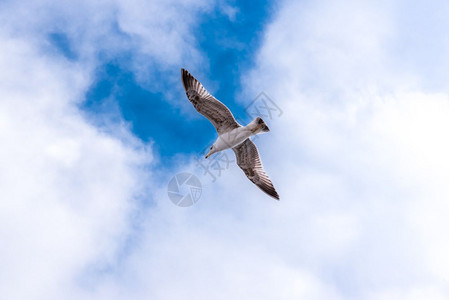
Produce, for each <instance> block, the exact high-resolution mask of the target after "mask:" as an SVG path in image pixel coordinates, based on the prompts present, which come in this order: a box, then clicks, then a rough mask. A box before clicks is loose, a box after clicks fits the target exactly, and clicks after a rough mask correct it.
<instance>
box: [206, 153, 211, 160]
mask: <svg viewBox="0 0 449 300" xmlns="http://www.w3.org/2000/svg"><path fill="white" fill-rule="evenodd" d="M211 154H212V153H210V151H209V153H207V154H206V159H207V158H209V156H210V155H211Z"/></svg>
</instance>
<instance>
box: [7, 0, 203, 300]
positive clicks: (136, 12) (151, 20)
mask: <svg viewBox="0 0 449 300" xmlns="http://www.w3.org/2000/svg"><path fill="white" fill-rule="evenodd" d="M170 4H173V5H172V6H170ZM133 5H134V6H132V5H131V3H129V2H126V4H125V3H124V2H123V3H122V2H120V1H102V2H98V1H97V2H91V1H84V2H78V3H76V5H75V4H74V3H73V2H70V1H62V2H54V1H44V2H42V1H41V2H39V3H37V2H33V1H27V2H15V1H6V2H2V3H1V4H0V19H1V20H2V21H1V22H2V29H1V30H0V44H1V45H2V46H1V49H0V70H1V71H0V91H1V92H0V99H1V100H0V143H1V145H2V146H1V147H0V157H1V159H0V161H1V166H2V167H1V171H0V199H1V201H0V210H1V211H0V243H1V244H2V247H1V249H0V264H1V265H2V270H1V271H0V290H1V294H2V298H7V299H61V298H64V299H68V298H72V299H80V298H83V297H89V296H92V297H94V298H97V297H96V294H95V292H91V291H92V290H95V285H96V282H97V281H100V280H101V278H102V274H103V273H108V272H111V270H114V268H115V267H116V266H117V267H119V261H120V259H121V257H122V256H123V255H125V254H126V252H127V251H129V250H128V249H127V248H126V247H129V245H130V243H132V241H131V242H130V241H129V240H128V239H130V238H132V237H133V234H135V232H134V231H133V230H134V229H133V228H134V226H136V224H135V223H136V222H137V221H138V220H137V221H136V220H135V219H134V218H135V217H136V216H137V217H138V216H139V214H140V213H139V212H138V210H137V209H141V207H140V205H139V203H140V198H142V196H145V197H146V198H148V197H151V195H149V194H148V192H149V190H150V189H151V188H152V186H153V185H154V184H155V182H154V180H150V179H151V173H149V172H148V169H147V168H148V164H149V163H150V162H151V160H152V155H151V151H150V149H149V148H148V147H147V146H146V145H143V144H142V143H141V142H140V141H138V140H137V139H136V138H135V137H133V136H132V134H131V133H130V132H129V131H128V129H127V128H126V126H121V125H114V126H115V127H114V128H96V127H94V126H93V125H92V124H91V122H89V120H86V118H85V116H83V115H82V114H81V112H80V111H79V108H78V104H80V103H81V102H82V101H83V100H84V98H85V93H86V91H87V89H88V88H89V86H90V85H91V84H92V83H93V82H92V79H93V70H95V68H96V67H97V66H98V63H99V62H101V61H102V60H104V59H107V58H108V57H113V56H114V55H117V54H118V53H120V51H123V50H129V49H133V48H134V47H135V48H136V49H134V50H133V53H135V58H136V60H138V61H140V65H138V64H137V63H136V69H135V70H136V74H137V75H139V74H141V73H140V72H141V71H142V70H144V69H145V68H148V63H145V66H144V65H143V64H142V61H144V59H143V58H144V57H146V58H148V60H151V61H152V62H153V63H157V64H160V65H161V66H164V67H165V68H167V67H170V66H174V65H178V64H179V63H180V60H181V58H182V59H185V58H186V57H187V58H189V57H191V58H192V59H194V60H195V59H198V60H199V58H198V57H197V54H196V51H197V50H196V49H195V47H194V46H191V45H190V44H189V42H190V41H191V39H192V36H191V30H190V26H191V25H192V23H193V22H194V21H195V16H196V14H197V13H199V12H200V11H201V10H202V9H207V7H208V5H206V4H204V3H203V4H201V3H186V2H183V3H182V4H181V3H177V2H175V1H172V2H171V3H166V2H162V1H160V2H159V3H156V2H152V3H148V2H147V1H137V2H135V3H133ZM174 21H176V22H174ZM145 29H146V30H145ZM55 32H56V33H61V34H64V35H66V36H67V38H68V41H69V44H70V47H71V48H72V51H74V52H75V53H76V54H77V56H78V58H77V60H74V61H71V60H68V59H66V58H65V57H64V56H63V55H62V54H60V53H58V51H56V50H55V47H54V46H53V45H51V44H50V42H49V34H51V33H55ZM124 35H127V36H128V37H126V38H125V37H123V36H124ZM122 42H124V43H125V45H122V44H121V43H122ZM180 49H183V50H181V51H180ZM162 53H165V55H162ZM137 66H138V67H137ZM110 126H113V125H110ZM108 270H109V271H108ZM98 278H100V279H98ZM97 296H98V295H97Z"/></svg>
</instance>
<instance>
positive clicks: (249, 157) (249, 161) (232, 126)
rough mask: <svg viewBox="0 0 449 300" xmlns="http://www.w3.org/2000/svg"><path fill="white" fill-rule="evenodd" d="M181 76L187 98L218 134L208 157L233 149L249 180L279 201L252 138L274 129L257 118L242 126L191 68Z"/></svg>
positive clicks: (238, 163) (182, 72)
mask: <svg viewBox="0 0 449 300" xmlns="http://www.w3.org/2000/svg"><path fill="white" fill-rule="evenodd" d="M181 75H182V83H183V85H184V89H185V90H186V95H187V98H188V99H189V100H190V102H191V103H192V104H193V106H194V107H195V109H196V110H197V111H198V112H199V113H200V114H202V115H203V116H205V117H206V118H207V119H209V121H211V123H212V124H213V125H214V127H215V129H216V130H217V133H218V138H217V140H216V141H215V143H214V144H213V145H212V146H211V147H210V149H209V153H207V155H206V158H208V157H209V156H211V155H212V154H214V153H216V152H219V151H222V150H225V149H229V148H232V150H234V153H235V156H236V158H237V165H238V166H239V167H240V168H241V169H242V170H243V172H244V173H245V175H246V176H247V177H248V179H249V180H251V181H252V182H253V183H254V184H255V185H257V186H258V187H259V188H260V189H261V190H262V191H264V192H265V193H267V194H268V195H270V196H271V197H273V198H275V199H277V200H279V195H278V193H277V192H276V190H275V189H274V186H273V183H272V182H271V180H270V178H268V175H267V174H266V173H265V171H264V169H263V166H262V161H261V160H260V157H259V152H258V151H257V147H256V145H254V143H253V142H252V141H251V140H250V139H249V138H250V137H251V136H253V135H256V134H259V133H263V132H268V131H270V129H269V128H268V126H267V125H266V124H265V122H264V121H263V120H262V118H260V117H257V118H255V119H254V120H253V121H252V122H251V123H249V124H248V125H246V126H242V125H240V124H239V123H237V121H236V120H235V119H234V116H233V115H232V113H231V111H230V110H229V109H228V108H227V107H226V106H225V105H224V104H223V103H221V102H220V101H218V100H217V99H216V98H215V97H214V96H212V95H211V94H209V92H208V91H207V90H206V89H205V88H204V87H203V85H202V84H201V83H200V82H199V81H198V80H196V79H195V77H193V76H192V75H191V74H190V73H189V72H188V71H187V70H185V69H181Z"/></svg>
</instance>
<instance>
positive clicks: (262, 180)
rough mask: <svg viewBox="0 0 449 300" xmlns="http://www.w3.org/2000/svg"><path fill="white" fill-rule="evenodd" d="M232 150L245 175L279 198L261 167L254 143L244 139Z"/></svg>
mask: <svg viewBox="0 0 449 300" xmlns="http://www.w3.org/2000/svg"><path fill="white" fill-rule="evenodd" d="M232 150H234V152H235V157H236V158H237V165H238V166H239V167H240V168H241V169H242V170H243V172H245V175H246V177H248V179H249V180H251V181H252V182H253V183H254V184H255V185H257V186H258V187H259V188H260V189H261V190H262V191H264V192H265V193H267V194H268V195H270V196H271V197H273V198H275V199H277V200H279V195H278V193H277V192H276V190H275V189H274V186H273V183H272V182H271V180H270V178H268V175H267V173H265V171H264V169H263V166H262V162H261V160H260V157H259V152H258V151H257V147H256V145H254V143H253V142H252V141H251V140H250V139H246V140H245V141H244V142H243V143H241V144H240V145H237V146H235V147H234V148H232Z"/></svg>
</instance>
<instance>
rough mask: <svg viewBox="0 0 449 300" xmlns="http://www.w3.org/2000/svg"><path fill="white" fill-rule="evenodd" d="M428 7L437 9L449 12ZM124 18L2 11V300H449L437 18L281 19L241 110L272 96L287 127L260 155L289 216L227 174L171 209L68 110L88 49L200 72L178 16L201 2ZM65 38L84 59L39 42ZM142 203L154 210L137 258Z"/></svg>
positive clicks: (331, 9) (139, 9)
mask: <svg viewBox="0 0 449 300" xmlns="http://www.w3.org/2000/svg"><path fill="white" fill-rule="evenodd" d="M437 2H438V1H435V2H432V5H430V6H429V10H430V11H431V12H432V13H438V14H437V15H445V14H444V11H446V10H447V8H446V7H445V6H444V5H443V4H442V5H441V6H440V5H437ZM128 3H130V2H127V3H126V5H125V4H124V2H118V1H116V2H107V1H103V2H95V3H91V2H81V3H79V4H77V5H73V4H70V3H69V2H61V3H59V4H56V3H53V2H52V1H48V2H40V4H36V3H29V6H25V5H23V4H20V3H19V2H4V3H2V4H1V5H2V7H1V8H2V9H1V10H0V11H1V19H2V20H3V21H2V22H3V25H5V26H4V27H3V29H2V31H1V34H0V41H1V44H2V47H1V49H0V70H2V72H0V90H1V94H0V97H1V101H0V141H1V145H2V147H0V157H2V169H3V171H1V172H0V198H1V199H2V200H1V201H0V242H1V244H2V245H6V246H3V247H2V248H1V249H0V263H1V264H2V270H1V271H0V287H1V291H2V295H3V296H4V297H5V298H8V299H25V298H26V299H61V298H67V297H71V298H73V299H80V298H82V299H148V298H151V299H173V298H179V299H191V298H197V299H210V298H213V299H217V298H218V299H229V298H233V299H247V298H258V299H399V298H400V299H424V298H429V299H430V298H432V299H444V298H447V297H448V292H449V291H448V290H447V288H446V286H447V284H446V283H447V279H448V277H449V274H448V272H447V270H448V269H449V261H448V260H447V255H446V253H447V251H448V247H449V246H448V245H449V239H448V238H447V237H446V235H444V232H443V231H444V228H447V227H448V225H449V224H448V221H447V217H446V215H447V212H448V211H449V206H448V204H447V201H446V200H447V199H448V196H449V191H448V189H447V187H446V182H447V179H449V178H448V176H449V175H448V173H447V169H448V167H449V160H448V159H447V157H446V153H447V152H448V150H449V149H448V147H449V145H448V143H447V142H446V140H445V139H444V137H445V133H446V132H447V130H448V129H449V123H448V121H447V117H446V116H447V114H448V113H449V104H448V101H449V100H448V95H447V86H446V85H445V83H444V82H445V81H444V80H443V79H444V78H443V77H444V73H442V71H441V70H443V69H444V68H446V67H447V62H448V61H449V60H448V59H447V54H446V53H447V51H446V50H447V45H449V44H448V43H447V40H445V39H444V37H445V35H444V33H445V32H444V28H445V27H444V26H445V22H446V21H445V19H442V18H435V19H432V20H428V19H427V18H422V19H421V18H418V19H416V20H418V21H417V22H418V23H417V24H415V23H414V22H412V21H413V20H415V18H414V17H415V16H416V15H417V12H415V13H413V14H410V16H409V15H407V14H405V13H404V11H409V10H410V7H413V4H410V3H409V2H407V3H405V2H401V1H396V2H394V3H391V2H387V1H384V2H382V1H381V2H379V1H376V2H374V1H365V2H363V3H361V2H358V1H340V2H338V3H334V2H331V1H313V2H311V1H310V2H304V1H300V2H293V1H286V2H285V3H283V4H282V5H281V6H280V7H279V11H278V13H277V14H276V16H275V18H274V19H273V22H272V23H271V24H269V25H268V27H267V29H266V34H265V40H264V43H263V46H262V48H261V49H260V52H259V55H258V59H257V64H256V67H255V68H254V70H253V71H252V72H250V73H249V74H246V75H247V76H245V77H244V78H245V85H246V87H247V88H248V90H247V94H246V96H247V98H246V99H248V98H249V99H250V98H251V97H253V96H254V95H256V94H258V92H259V91H261V90H264V91H265V92H267V93H268V94H269V95H270V96H271V97H272V98H273V100H275V101H276V103H277V104H278V105H279V106H280V107H281V108H282V109H283V111H284V114H283V115H282V117H280V118H278V119H273V120H271V121H270V120H267V121H268V122H269V123H270V128H271V132H270V133H269V134H268V135H265V136H262V137H261V138H260V139H258V140H257V144H258V145H259V146H260V147H259V149H260V152H261V155H262V158H263V161H264V165H265V167H266V169H267V172H268V173H269V175H270V176H271V177H272V179H273V181H274V183H275V185H276V187H277V189H278V190H279V194H280V196H281V201H280V202H275V201H274V200H272V199H270V198H268V197H266V196H265V195H264V194H263V193H262V192H261V191H260V190H258V189H257V188H256V187H254V186H252V184H251V183H250V182H249V181H247V179H246V178H245V176H244V174H243V173H242V172H241V171H240V170H239V169H238V168H237V167H236V166H231V169H229V170H226V171H225V172H223V175H222V176H221V177H220V178H218V180H217V182H215V183H211V182H210V181H209V180H208V179H207V177H204V176H202V175H201V174H198V176H200V179H201V180H202V182H203V186H204V189H203V193H204V194H203V196H202V199H201V200H200V201H199V202H198V203H197V204H196V205H195V206H194V207H192V208H189V209H180V208H178V207H176V206H174V205H173V204H172V203H171V202H170V201H169V200H168V199H167V195H166V190H165V188H166V187H165V186H164V185H162V186H155V185H156V183H157V182H155V181H150V180H149V177H150V176H151V175H152V174H151V173H150V174H148V173H146V171H147V170H146V171H144V170H143V168H142V166H145V164H146V163H148V162H149V161H150V160H151V154H150V153H149V151H148V150H146V149H145V147H144V145H142V144H140V143H139V142H138V141H136V140H135V139H134V138H133V137H132V136H131V135H130V134H129V132H128V131H127V130H126V128H115V129H116V131H115V132H116V133H115V134H114V135H112V134H110V133H105V132H103V131H102V130H101V129H99V128H95V127H93V126H92V125H90V124H89V123H88V122H87V121H86V120H85V119H84V118H83V117H82V116H81V115H80V114H79V112H78V110H77V108H76V104H77V103H79V102H80V101H82V99H83V95H84V93H85V91H86V89H87V88H88V86H89V85H90V84H91V80H92V79H91V77H92V70H93V69H94V68H95V67H96V65H97V64H96V60H97V57H96V54H98V52H101V51H103V52H104V55H106V56H107V55H111V56H113V55H115V54H116V53H117V52H120V51H122V50H124V49H125V50H126V49H130V48H133V49H135V61H134V62H135V65H136V67H135V72H136V73H137V74H139V75H140V76H146V75H147V74H146V73H145V72H146V69H147V68H148V67H151V64H148V63H147V62H145V64H141V63H142V62H143V61H145V60H146V58H151V61H156V62H157V63H158V64H160V66H161V67H164V66H174V65H177V64H178V63H179V62H180V61H182V60H183V59H185V58H186V57H190V58H192V60H193V61H196V62H201V61H202V59H201V58H199V57H198V54H197V52H196V51H197V50H196V49H195V48H194V47H192V40H194V37H193V36H192V33H191V28H192V27H191V26H194V23H195V16H196V15H195V14H189V13H186V10H188V12H191V11H192V12H198V11H200V12H201V11H203V10H207V9H209V4H206V3H202V2H201V3H199V4H197V3H193V2H191V3H186V4H179V5H172V4H174V3H175V2H169V3H165V2H164V3H162V2H151V3H150V2H146V1H135V2H132V3H131V4H128ZM438 3H439V2H438ZM190 10H191V11H190ZM146 12H148V14H146ZM230 14H231V15H232V12H231V13H230ZM230 17H232V16H230ZM175 19H176V20H177V22H172V20H175ZM17 20H27V22H18V21H17ZM412 23H413V24H414V26H416V27H418V28H419V25H420V24H421V25H422V26H423V27H424V28H427V29H426V30H425V32H433V34H434V36H436V37H439V38H440V40H439V41H438V42H435V43H430V44H429V45H430V50H428V52H427V51H424V50H422V49H421V50H419V49H416V48H415V47H411V46H413V45H416V44H420V41H423V37H424V36H425V34H418V35H414V34H413V28H412V27H411V25H410V24H412ZM185 24H187V25H185ZM150 29H151V30H150ZM58 31H61V32H63V33H65V34H67V35H68V37H69V39H70V41H71V42H72V46H73V47H75V49H76V51H77V53H79V55H80V56H81V57H80V59H79V61H77V62H70V61H67V60H66V59H65V58H64V57H62V56H60V55H56V54H55V53H54V52H53V53H52V52H51V51H50V50H51V49H52V48H51V47H50V46H49V45H48V44H46V43H45V42H44V36H46V35H47V34H48V33H51V32H58ZM122 35H127V38H125V37H123V36H122ZM123 41H129V43H125V44H122V42H123ZM410 41H412V42H410ZM159 45H164V49H161V48H159ZM437 46H440V47H437ZM178 49H184V51H182V53H181V54H180V53H179V51H178ZM404 49H405V50H404ZM406 50H407V51H406ZM403 51H404V53H405V54H403ZM422 51H424V52H422ZM164 53H166V55H165V54H164ZM422 53H426V54H425V55H424V54H422ZM430 54H432V57H431V58H432V59H434V60H432V62H433V64H432V65H434V66H435V67H436V69H437V70H439V71H438V72H436V73H435V74H430V71H429V69H427V67H428V66H426V61H427V60H426V59H425V58H426V57H429V55H430ZM434 54H437V55H436V56H435V55H434ZM420 55H423V57H424V58H422V57H421V56H420ZM417 57H420V59H416V60H414V59H413V58H417ZM434 57H439V58H440V59H438V60H437V61H436V60H435V58H434ZM149 60H150V59H149ZM446 69H447V68H446ZM421 71H423V72H421ZM427 75H432V76H431V77H432V80H430V79H429V76H427ZM107 132H114V130H108V131H107ZM229 154H230V155H233V154H232V152H230V153H229ZM193 169H195V167H194V162H192V163H191V164H190V165H185V166H182V167H180V170H193ZM164 176H166V177H167V178H168V179H169V177H170V176H171V174H165V175H164ZM158 182H159V181H158ZM148 186H150V188H153V190H152V192H151V193H152V195H151V196H152V197H153V198H154V199H156V203H155V204H154V206H152V207H151V208H150V209H149V210H148V212H147V213H145V214H144V220H143V221H142V224H141V228H139V229H140V231H139V234H138V235H137V236H134V238H135V240H133V241H132V245H131V246H130V243H129V242H127V241H126V238H127V237H129V236H130V232H131V231H132V230H133V229H132V226H131V225H130V224H131V223H132V221H131V220H130V219H131V218H132V217H134V216H135V213H136V210H135V208H136V205H137V201H136V198H137V197H139V196H140V195H141V194H142V193H144V192H145V188H147V187H148ZM217 195H219V196H217ZM128 246H130V247H131V248H130V249H128V248H126V247H128ZM124 248H126V249H124ZM123 253H125V254H123ZM25 287H26V288H25ZM68 294H69V295H70V296H68Z"/></svg>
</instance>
